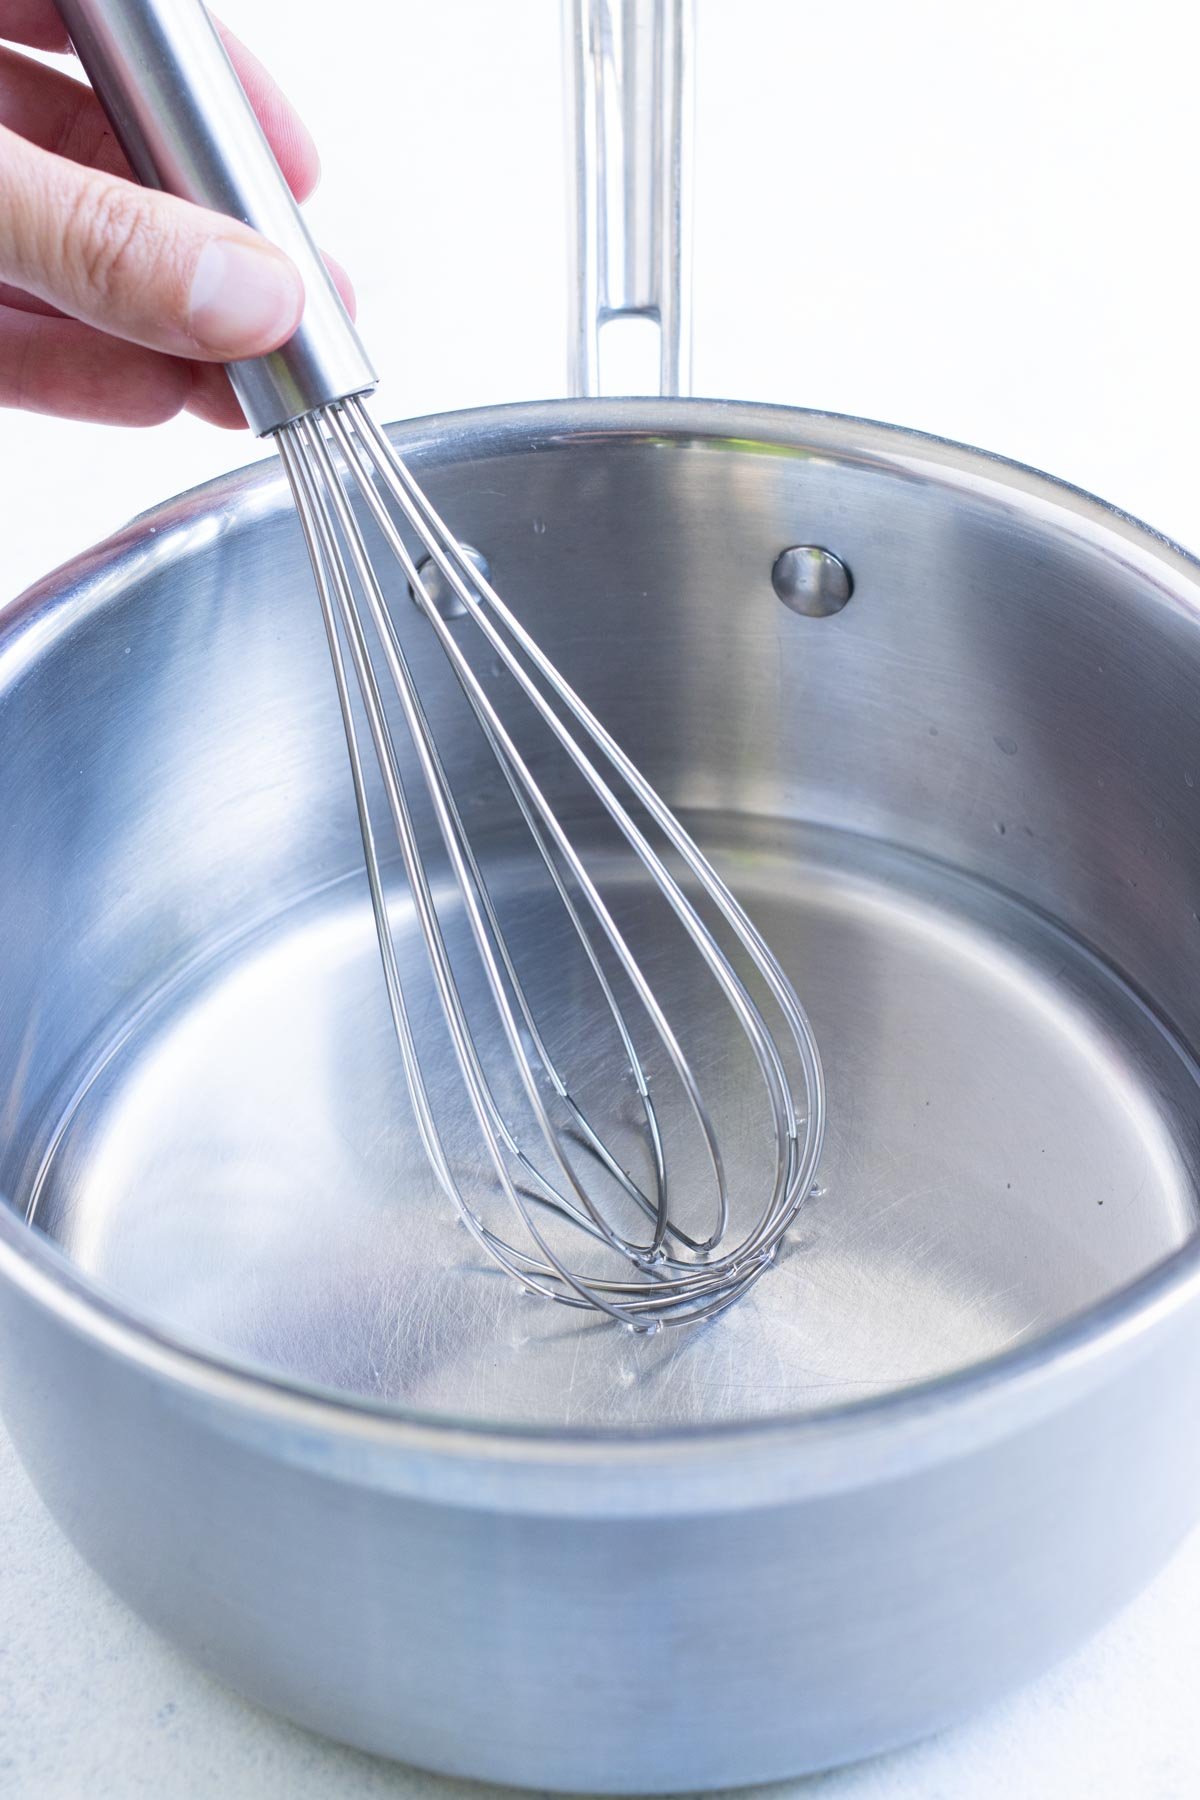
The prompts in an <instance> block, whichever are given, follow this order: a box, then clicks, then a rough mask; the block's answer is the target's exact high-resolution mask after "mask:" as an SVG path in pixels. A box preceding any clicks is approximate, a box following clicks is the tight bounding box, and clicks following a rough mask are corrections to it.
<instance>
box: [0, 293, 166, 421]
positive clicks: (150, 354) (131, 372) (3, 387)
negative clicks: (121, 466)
mask: <svg viewBox="0 0 1200 1800" xmlns="http://www.w3.org/2000/svg"><path fill="white" fill-rule="evenodd" d="M190 392H191V376H190V373H189V369H188V365H187V364H186V363H184V362H179V361H177V360H176V359H175V358H174V357H170V356H159V355H157V354H156V353H155V352H154V351H152V350H143V349H141V348H140V347H139V346H138V345H136V344H126V343H122V342H121V340H120V339H119V338H111V337H104V336H103V335H102V334H101V333H99V332H96V331H93V330H91V328H90V327H89V326H87V325H81V324H79V322H78V321H77V320H75V319H51V318H46V317H45V316H43V315H40V314H37V313H28V312H16V311H14V310H12V309H11V308H7V307H6V308H0V406H19V407H23V408H24V409H25V410H26V411H29V412H40V413H54V414H56V415H57V416H58V417H59V418H64V419H84V420H87V421H89V422H91V423H100V424H109V425H159V424H161V423H162V421H163V420H164V419H170V418H173V417H174V416H175V414H176V413H177V412H179V410H180V409H181V407H183V406H184V405H185V404H186V402H187V400H188V398H189V395H190Z"/></svg>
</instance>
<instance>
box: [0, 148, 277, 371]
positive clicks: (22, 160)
mask: <svg viewBox="0 0 1200 1800" xmlns="http://www.w3.org/2000/svg"><path fill="white" fill-rule="evenodd" d="M0 280H4V281H7V282H10V283H11V284H12V285H13V286H15V287H20V288H23V289H25V291H26V292H27V293H30V294H34V295H36V296H37V297H38V298H39V299H41V300H47V301H49V302H50V304H51V305H52V306H57V307H60V308H61V309H62V311H64V312H67V313H70V314H71V316H72V317H73V318H77V319H82V320H83V321H84V323H85V324H88V325H95V326H96V327H98V329H100V330H101V331H106V332H110V333H111V334H112V335H113V336H116V337H123V338H128V339H130V340H131V342H133V343H136V344H142V345H144V346H145V347H146V348H147V349H150V350H161V351H163V352H165V353H166V354H168V355H172V356H184V357H188V358H189V359H198V360H200V361H204V362H226V361H233V360H237V359H240V358H243V357H248V356H261V355H263V354H265V353H266V352H267V351H268V350H273V349H275V348H276V347H277V346H278V345H279V344H281V343H283V342H285V341H286V339H287V338H289V337H290V336H291V335H292V333H293V331H294V330H295V329H296V326H297V325H298V324H299V321H300V315H301V312H302V311H303V307H304V285H303V282H302V280H301V278H300V274H299V272H298V271H297V269H296V268H295V267H294V265H293V264H292V263H291V262H290V261H289V260H288V258H287V257H286V256H284V255H283V253H282V251H279V250H276V249H275V248H274V246H273V245H271V244H268V243H267V242H266V240H265V239H264V238H261V237H260V236H259V235H258V234H257V233H256V232H253V231H251V230H250V229H249V228H248V227H247V226H245V225H242V224H240V223H239V222H238V221H236V220H234V219H227V218H225V217H223V216H222V215H220V214H217V213H211V212H208V211H206V210H205V209H204V208H202V207H197V206H190V205H189V204H188V203H187V202H186V201H183V200H177V199H175V198H174V197H173V196H172V195H170V194H162V193H158V192H156V191H153V190H151V189H148V188H141V187H138V186H136V185H135V184H134V183H132V182H128V181H123V180H121V179H120V178H119V177H117V176H113V175H105V174H102V173H101V172H100V171H99V170H96V169H87V168H81V167H80V166H79V165H77V164H75V163H71V162H67V161H65V160H64V159H63V158H62V157H59V156H53V155H51V154H50V153H49V152H47V151H45V150H42V149H39V148H38V147H37V146H35V145H33V144H29V143H26V142H25V140H24V139H23V138H19V137H17V136H15V135H14V134H13V133H12V132H10V131H7V130H5V129H4V128H3V127H0Z"/></svg>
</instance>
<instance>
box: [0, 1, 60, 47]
mask: <svg viewBox="0 0 1200 1800" xmlns="http://www.w3.org/2000/svg"><path fill="white" fill-rule="evenodd" d="M0 28H2V29H3V33H4V36H5V37H6V38H11V39H12V40H13V42H14V43H17V44H31V45H32V46H33V48H34V49H35V50H67V49H69V48H70V44H69V41H68V38H67V28H66V26H65V25H64V24H63V22H62V20H61V19H60V18H59V16H58V8H57V7H56V6H53V5H51V0H5V3H4V8H3V11H2V12H0Z"/></svg>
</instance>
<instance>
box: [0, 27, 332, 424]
mask: <svg viewBox="0 0 1200 1800" xmlns="http://www.w3.org/2000/svg"><path fill="white" fill-rule="evenodd" d="M221 31H222V36H223V37H224V40H225V44H226V47H227V49H228V50H229V52H230V55H231V56H232V58H233V61H234V64H235V65H236V67H237V70H238V73H239V75H240V76H241V79H242V83H243V85H244V86H245V88H246V91H247V94H248V95H249V97H250V101H251V104H252V105H253V107H254V110H255V112H256V113H257V114H258V117H259V120H260V122H261V124H262V126H263V129H264V131H265V133H266V135H267V138H268V140H269V142H270V144H271V147H272V149H273V150H274V152H275V155H276V157H277V158H278V159H279V163H280V166H281V168H282V169H283V172H284V174H285V176H286V177H287V180H288V182H289V184H290V185H291V188H292V191H293V193H294V194H295V195H296V197H297V199H298V200H303V199H305V198H306V196H307V195H308V194H310V193H311V192H312V189H313V188H314V187H315V186H316V182H317V177H318V173H319V164H318V161H317V153H316V149H315V147H314V145H313V141H312V139H311V137H310V136H309V134H308V131H307V129H306V128H305V126H304V124H303V123H302V122H301V120H300V119H299V118H298V117H297V115H296V113H295V112H294V111H293V110H292V108H291V107H290V106H289V104H288V102H287V101H286V100H285V98H284V97H283V95H282V94H281V93H280V91H279V89H278V88H277V87H276V85H275V83H274V82H273V81H272V79H271V77H270V75H269V74H268V73H267V71H266V70H265V69H264V68H263V67H262V65H261V63H259V62H258V61H257V60H256V58H255V57H253V56H252V55H251V54H250V52H249V51H248V50H247V49H246V48H245V47H244V46H243V45H242V44H240V43H238V41H237V39H236V38H234V37H233V35H232V34H231V33H230V32H228V31H226V30H225V29H224V28H223V27H222V28H221ZM0 38H3V39H6V40H8V42H7V43H3V44H0V405H3V406H12V407H24V408H27V409H28V410H30V411H33V412H41V413H56V414H59V415H60V416H62V417H63V418H69V419H87V420H93V421H95V420H99V421H104V422H107V423H111V424H115V425H155V424H159V423H160V422H161V421H162V420H164V419H169V418H171V417H173V415H174V414H176V413H178V412H181V411H186V412H191V413H196V414H198V415H199V416H200V417H201V418H204V419H208V420H210V421H211V422H212V423H213V424H215V425H223V426H228V427H239V426H241V427H244V425H245V420H244V419H243V417H242V414H241V410H240V408H239V407H238V404H237V402H236V400H235V399H234V397H233V392H232V390H231V388H230V386H229V383H228V380H227V379H226V376H225V372H224V370H223V368H222V367H221V364H223V363H225V362H232V361H235V360H237V359H240V358H242V357H247V356H261V355H263V354H265V353H266V352H267V351H269V350H274V349H275V348H277V346H278V345H280V344H281V343H284V342H286V340H287V339H288V338H289V337H290V336H291V334H292V332H293V331H294V330H295V328H296V326H297V324H298V323H299V320H300V314H301V312H302V310H303V305H304V289H303V285H302V283H301V280H300V276H299V274H298V273H297V271H296V269H295V268H294V266H293V265H292V263H291V262H289V260H288V259H287V257H285V256H284V255H283V253H282V251H279V250H276V249H275V248H274V247H273V246H272V245H270V244H268V243H267V242H266V241H265V239H263V238H261V237H260V236H259V235H258V234H257V233H256V232H254V231H252V230H251V229H250V228H249V227H248V226H245V225H242V224H241V223H240V222H238V221H236V220H233V219H228V218H226V217H224V216H223V215H222V214H220V213H212V212H209V211H207V210H206V209H205V208H203V207H199V206H192V205H190V204H189V203H188V202H187V201H185V200H177V199H175V198H174V196H173V195H170V194H161V193H157V192H154V191H152V190H150V189H148V188H143V187H141V186H139V185H138V183H137V182H136V181H135V180H134V178H133V176H132V174H131V172H130V169H129V165H128V163H127V162H126V160H125V157H124V155H123V154H122V152H121V149H120V147H119V145H118V144H117V142H116V140H115V138H114V136H113V132H112V128H111V126H110V125H109V123H108V120H107V119H106V117H105V115H104V112H103V110H102V108H101V107H100V105H99V103H98V102H97V100H96V98H95V96H94V95H93V93H92V91H91V89H90V88H89V87H87V86H86V85H85V84H84V83H83V82H82V81H80V80H76V79H75V77H74V76H73V75H71V74H68V73H67V72H66V71H64V70H61V69H58V68H50V67H47V66H46V65H45V64H43V63H41V62H38V61H37V60H36V59H35V58H33V57H30V56H27V55H23V54H22V53H21V51H19V50H17V49H14V48H12V47H11V45H12V44H14V43H16V44H22V45H27V46H31V47H33V48H36V49H39V50H60V51H66V50H68V49H69V44H68V40H67V34H66V31H65V29H64V27H63V24H62V21H61V19H60V18H59V16H58V13H57V12H56V10H55V8H54V6H53V5H52V4H51V3H50V0H0ZM329 266H330V269H331V272H332V273H333V275H334V279H335V280H336V281H337V283H338V286H339V288H340V289H341V291H342V294H343V298H344V299H346V301H347V303H348V304H349V305H350V307H351V310H353V295H352V292H351V290H350V286H349V283H348V281H347V280H346V277H345V276H344V274H343V272H342V271H341V270H340V269H339V268H338V267H337V265H336V264H335V263H333V262H332V260H331V259H330V260H329Z"/></svg>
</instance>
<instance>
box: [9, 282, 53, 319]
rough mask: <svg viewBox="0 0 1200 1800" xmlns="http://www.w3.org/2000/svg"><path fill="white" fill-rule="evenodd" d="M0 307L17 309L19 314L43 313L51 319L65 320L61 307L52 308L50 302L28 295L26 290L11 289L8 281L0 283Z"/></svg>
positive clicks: (34, 295)
mask: <svg viewBox="0 0 1200 1800" xmlns="http://www.w3.org/2000/svg"><path fill="white" fill-rule="evenodd" d="M0 306H11V307H15V309H16V311H17V312H31V313H43V314H45V316H46V317H47V318H50V319H65V318H66V316H67V315H66V313H64V312H63V311H62V310H61V309H60V308H59V307H57V306H51V304H50V302H49V301H48V300H39V299H38V297H37V295H36V294H27V293H26V292H25V289H24V288H19V287H11V286H10V285H9V283H8V282H7V281H0Z"/></svg>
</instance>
